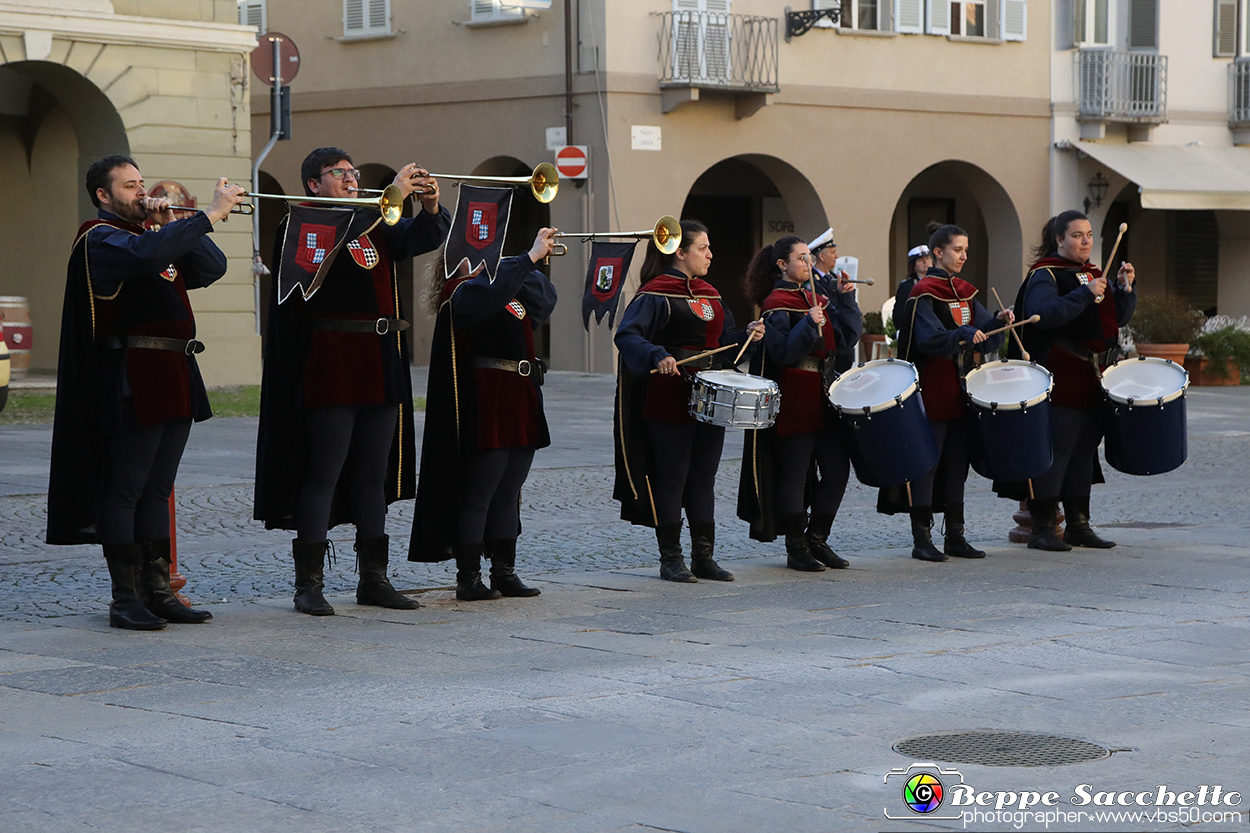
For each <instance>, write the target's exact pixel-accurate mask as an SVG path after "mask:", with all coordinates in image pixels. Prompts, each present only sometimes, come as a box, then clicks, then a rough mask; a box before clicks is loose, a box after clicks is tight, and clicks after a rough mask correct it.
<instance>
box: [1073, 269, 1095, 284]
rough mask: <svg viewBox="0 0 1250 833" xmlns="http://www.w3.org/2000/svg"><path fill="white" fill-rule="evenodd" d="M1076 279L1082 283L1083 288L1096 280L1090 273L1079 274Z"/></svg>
mask: <svg viewBox="0 0 1250 833" xmlns="http://www.w3.org/2000/svg"><path fill="white" fill-rule="evenodd" d="M1076 279H1077V280H1078V281H1080V282H1081V286H1089V282H1090V281H1092V280H1093V279H1094V276H1093V275H1092V274H1090V273H1089V272H1077V273H1076Z"/></svg>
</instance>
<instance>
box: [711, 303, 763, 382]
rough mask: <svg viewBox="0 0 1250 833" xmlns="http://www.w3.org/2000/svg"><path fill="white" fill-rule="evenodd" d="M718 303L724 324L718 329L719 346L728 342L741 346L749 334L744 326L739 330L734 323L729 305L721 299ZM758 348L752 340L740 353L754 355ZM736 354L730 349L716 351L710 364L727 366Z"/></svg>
mask: <svg viewBox="0 0 1250 833" xmlns="http://www.w3.org/2000/svg"><path fill="white" fill-rule="evenodd" d="M720 305H721V309H722V310H724V312H725V325H724V326H723V327H721V331H720V346H721V347H727V346H729V345H730V344H736V345H738V346H739V347H741V346H742V343H743V342H744V341H746V340H747V339H748V338H750V335H751V334H750V333H748V332H747V331H746V328H745V327H744V328H743V329H741V330H739V329H738V325H737V324H735V323H734V314H733V313H732V312H731V311H730V310H729V307H727V306H725V302H724V301H723V300H722V301H721V302H720ZM758 348H759V342H754V341H753V342H751V343H750V344H748V345H747V349H746V350H745V351H744V352H743V354H742V355H743V356H744V357H745V356H754V355H755V351H756V350H757V349H758ZM737 355H738V354H737V353H735V352H733V351H731V350H726V351H725V352H724V353H718V354H716V355H715V356H713V357H712V364H713V366H714V367H725V368H728V367H730V366H731V365H730V364H729V363H730V362H732V361H733V360H734V358H736V357H737Z"/></svg>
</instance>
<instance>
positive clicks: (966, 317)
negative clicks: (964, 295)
mask: <svg viewBox="0 0 1250 833" xmlns="http://www.w3.org/2000/svg"><path fill="white" fill-rule="evenodd" d="M948 304H949V306H950V308H951V318H954V319H955V326H957V327H962V326H963V325H965V324H971V323H972V306H971V305H970V304H969V303H968V302H967V301H949V302H948Z"/></svg>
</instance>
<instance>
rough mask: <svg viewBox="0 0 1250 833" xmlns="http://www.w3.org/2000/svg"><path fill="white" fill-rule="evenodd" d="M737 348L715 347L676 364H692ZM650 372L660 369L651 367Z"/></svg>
mask: <svg viewBox="0 0 1250 833" xmlns="http://www.w3.org/2000/svg"><path fill="white" fill-rule="evenodd" d="M737 346H738V345H736V344H726V345H725V346H724V347H717V348H716V349H715V350H704V351H703V352H702V353H698V354H696V355H693V356H688V357H686V358H684V359H682V360H681V361H679V362H678V364H685V363H686V362H692V361H695V360H696V359H705V358H707V357H708V356H711V355H714V354H716V353H723V352H725V351H726V350H732V349H734V348H735V347H737ZM651 372H652V373H659V372H660V369H659V368H658V367H653V368H651Z"/></svg>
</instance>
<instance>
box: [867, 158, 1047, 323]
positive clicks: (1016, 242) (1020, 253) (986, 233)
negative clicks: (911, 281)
mask: <svg viewBox="0 0 1250 833" xmlns="http://www.w3.org/2000/svg"><path fill="white" fill-rule="evenodd" d="M931 220H936V221H937V222H939V223H953V224H954V225H957V226H959V227H960V228H963V229H964V230H965V231H967V232H968V249H969V253H968V263H967V265H966V266H965V267H964V271H963V272H962V274H961V275H960V277H961V278H963V279H964V280H966V281H968V283H970V284H972V285H973V286H975V287H976V288H977V289H978V290H979V291H980V293H981V301H982V303H984V304H985V306H986V307H988V308H989V309H991V310H993V309H996V308H997V306H998V305H997V303H996V301H995V299H994V296H993V294H992V293H990V292H989V289H990V288H991V287H994V288H996V289H997V290H998V292H999V294H1001V295H1002V298H1003V303H1005V304H1011V303H1012V300H1013V299H1014V298H1015V295H1016V289H1017V287H1018V286H1019V283H1020V279H1021V277H1023V274H1024V272H1023V268H1024V238H1023V234H1022V232H1021V229H1020V216H1019V214H1018V213H1017V212H1016V207H1015V205H1014V204H1013V203H1012V201H1011V197H1010V196H1008V194H1007V191H1006V190H1005V189H1004V188H1003V186H1002V185H1000V184H999V182H998V180H996V179H994V177H992V176H991V175H990V174H989V173H987V172H986V171H985V170H984V169H982V168H980V167H978V166H976V165H973V164H972V163H970V162H963V161H961V160H957V159H951V160H946V161H944V162H939V163H937V164H935V165H930V166H929V167H928V168H925V169H924V170H923V171H921V172H920V173H918V174H916V176H914V177H912V179H911V181H910V182H908V183H907V187H906V188H904V189H903V193H902V194H900V195H899V198H898V202H897V203H896V204H895V207H894V219H893V221H892V222H891V224H890V288H891V291H893V290H895V289H897V288H898V284H899V282H900V281H901V280H902V279H903V278H904V277H905V275H904V274H903V273H904V272H906V271H907V251H908V250H909V249H910V248H912V247H913V246H916V245H919V244H921V243H927V242H928V240H929V234H928V232H927V231H926V229H925V227H926V226H927V225H928V223H929V222H930V221H931Z"/></svg>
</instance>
